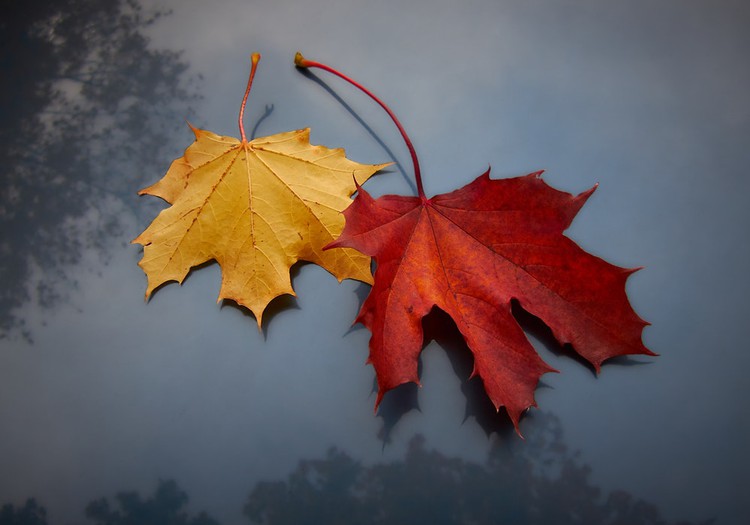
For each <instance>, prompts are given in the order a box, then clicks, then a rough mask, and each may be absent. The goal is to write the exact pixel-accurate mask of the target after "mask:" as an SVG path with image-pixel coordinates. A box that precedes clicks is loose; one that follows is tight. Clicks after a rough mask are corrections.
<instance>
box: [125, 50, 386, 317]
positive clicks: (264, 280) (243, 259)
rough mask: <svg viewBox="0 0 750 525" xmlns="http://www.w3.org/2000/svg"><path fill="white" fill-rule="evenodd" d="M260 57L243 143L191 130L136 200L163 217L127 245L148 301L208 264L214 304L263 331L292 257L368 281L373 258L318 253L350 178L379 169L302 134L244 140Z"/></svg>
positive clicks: (339, 222)
mask: <svg viewBox="0 0 750 525" xmlns="http://www.w3.org/2000/svg"><path fill="white" fill-rule="evenodd" d="M259 59H260V55H257V54H256V55H253V67H252V70H251V74H250V80H249V81H248V87H247V90H246V92H245V97H244V99H243V102H242V106H241V110H240V117H239V126H240V134H241V138H240V139H239V140H238V139H236V138H233V137H224V136H219V135H216V134H214V133H212V132H210V131H205V130H199V129H195V128H192V129H193V132H194V133H195V142H194V143H193V144H192V145H190V146H189V147H188V148H187V150H185V155H184V156H183V157H181V158H179V159H177V160H175V161H174V162H173V163H172V165H171V166H170V168H169V170H168V171H167V174H166V175H165V176H164V178H162V179H161V180H160V181H159V182H157V183H156V184H154V185H152V186H150V187H148V188H145V189H143V190H141V192H140V193H141V194H148V195H154V196H158V197H161V198H163V199H164V200H166V201H167V202H169V203H170V204H171V207H169V208H167V209H165V210H163V211H162V212H161V213H160V214H159V215H158V216H157V217H156V219H155V220H154V221H153V222H152V223H151V225H150V226H149V227H148V228H147V229H146V230H145V231H144V232H143V233H142V234H141V235H139V236H138V237H137V238H136V239H135V240H134V241H133V242H134V243H139V244H142V245H143V258H142V259H141V261H140V263H139V265H140V266H141V268H143V270H144V272H145V273H146V275H147V277H148V286H147V290H146V297H147V298H148V297H149V296H150V295H151V293H152V292H153V291H154V289H155V288H157V287H158V286H160V285H162V284H164V283H166V282H168V281H177V282H179V283H182V281H183V280H184V279H185V277H186V276H187V274H188V272H189V271H190V269H191V268H193V267H195V266H197V265H200V264H203V263H205V262H207V261H211V260H215V261H217V262H218V263H219V265H220V266H221V269H222V284H221V291H220V292H219V300H222V299H231V300H233V301H236V302H237V303H239V304H241V305H243V306H245V307H247V308H248V309H250V310H251V311H252V312H253V314H254V315H255V317H256V319H257V321H258V326H259V327H260V325H261V320H262V315H263V311H264V310H265V308H266V306H267V305H268V303H269V302H270V301H271V300H272V299H274V298H275V297H277V296H279V295H282V294H291V295H294V290H293V289H292V286H291V281H290V277H289V269H290V267H291V266H292V265H293V264H295V263H296V262H297V261H299V260H305V261H309V262H312V263H315V264H318V265H320V266H322V267H323V268H325V269H326V270H328V271H329V272H331V273H332V274H333V275H334V276H336V277H337V278H338V279H339V281H340V280H342V279H345V278H352V279H358V280H360V281H364V282H367V283H370V282H372V277H371V274H370V259H369V257H366V256H364V255H362V254H361V253H359V252H357V251H355V250H351V249H342V250H333V251H324V250H323V247H324V246H325V245H326V244H328V243H330V242H331V241H332V240H334V239H335V238H336V237H337V236H338V235H339V233H340V232H341V230H342V228H343V226H344V218H343V216H342V215H341V211H342V210H343V209H344V208H346V207H347V206H348V205H349V204H351V202H352V201H351V199H350V197H351V195H352V193H353V192H354V190H355V182H354V181H355V180H356V181H357V183H358V184H361V183H364V181H366V180H367V179H368V178H369V177H370V176H371V175H372V174H373V173H375V172H376V171H378V170H379V169H381V168H382V167H384V166H386V164H379V165H366V164H358V163H356V162H352V161H350V160H348V159H347V158H346V157H345V155H344V150H342V149H328V148H326V147H323V146H315V145H311V144H310V141H309V135H310V130H309V129H301V130H297V131H290V132H286V133H279V134H276V135H271V136H269V137H263V138H258V139H254V140H250V141H248V140H247V139H246V137H245V131H244V126H243V124H242V117H243V112H244V107H245V102H246V100H247V96H248V93H249V90H250V86H251V84H252V80H253V77H254V74H255V69H256V67H257V63H258V60H259Z"/></svg>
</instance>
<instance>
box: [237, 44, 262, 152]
mask: <svg viewBox="0 0 750 525" xmlns="http://www.w3.org/2000/svg"><path fill="white" fill-rule="evenodd" d="M251 60H252V66H251V67H250V78H248V79H247V89H246V90H245V96H244V97H242V105H241V106H240V118H239V119H238V120H239V124H240V139H241V140H242V142H247V137H245V125H244V124H243V123H242V119H243V118H244V116H245V104H247V96H248V95H249V94H250V87H251V86H252V85H253V78H255V70H256V69H258V62H260V53H253V56H252V57H251Z"/></svg>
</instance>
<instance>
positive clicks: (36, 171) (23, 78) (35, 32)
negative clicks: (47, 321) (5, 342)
mask: <svg viewBox="0 0 750 525" xmlns="http://www.w3.org/2000/svg"><path fill="white" fill-rule="evenodd" d="M160 16H161V15H160V14H159V13H152V14H146V13H144V12H143V10H142V9H141V7H140V6H139V4H138V3H137V2H136V1H135V0H67V1H64V2H60V1H58V0H5V1H3V2H2V4H0V122H1V124H0V174H2V184H1V185H0V281H2V283H3V287H2V290H0V334H7V333H8V332H9V330H10V329H12V328H16V329H21V330H22V326H21V324H22V321H21V319H19V318H18V316H17V315H14V313H13V312H14V310H15V309H16V308H17V307H18V306H19V305H21V304H23V303H24V302H25V301H26V300H29V299H33V300H35V301H37V302H38V303H39V304H41V305H43V306H44V305H50V304H51V303H54V300H55V298H56V297H57V295H56V294H57V293H59V287H56V286H55V283H57V282H60V281H65V277H66V272H65V268H66V267H69V266H70V265H74V264H77V263H79V262H80V261H81V250H82V249H85V248H94V249H96V250H98V251H99V253H103V252H104V250H103V248H104V247H106V246H107V245H108V244H109V243H110V242H111V239H112V238H113V237H114V238H119V239H121V240H129V238H127V239H123V231H122V226H123V221H122V217H123V211H127V210H128V208H130V209H142V210H144V211H145V210H148V211H145V213H148V214H151V212H152V211H153V208H150V206H154V205H153V204H151V203H140V205H139V206H137V207H136V206H134V204H135V203H134V199H135V191H136V190H137V189H138V188H139V187H140V186H141V185H144V184H145V183H146V182H152V181H153V180H154V179H155V178H157V176H158V175H159V174H160V173H161V172H162V171H164V170H165V169H166V166H167V165H168V161H169V160H170V159H169V156H168V155H167V154H166V153H165V147H168V146H169V144H170V143H171V139H170V137H171V136H172V135H173V134H174V133H175V130H179V127H180V126H183V120H182V119H183V118H185V117H187V116H188V114H189V107H188V106H189V104H190V103H191V102H192V101H193V100H194V99H195V98H196V97H195V96H194V95H193V92H194V90H193V87H192V83H191V80H190V78H188V76H187V73H186V71H187V64H186V63H185V62H184V60H182V59H181V58H180V55H179V54H178V53H175V52H172V51H164V50H153V49H151V48H150V47H149V42H148V39H147V38H146V36H145V35H144V30H145V29H146V28H147V27H148V26H149V25H151V24H152V23H153V22H154V21H155V20H156V19H158V18H159V17H160ZM131 235H132V232H129V233H128V237H130V236H131ZM34 269H39V271H38V272H36V273H37V274H38V275H41V276H42V277H40V278H36V279H34V282H33V283H31V282H29V280H30V278H31V277H32V274H33V273H34ZM68 282H70V279H68Z"/></svg>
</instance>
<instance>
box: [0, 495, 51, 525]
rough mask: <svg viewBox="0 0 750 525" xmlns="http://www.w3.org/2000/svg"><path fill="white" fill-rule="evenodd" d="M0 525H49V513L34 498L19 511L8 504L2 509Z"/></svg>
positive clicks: (0, 511) (27, 501)
mask: <svg viewBox="0 0 750 525" xmlns="http://www.w3.org/2000/svg"><path fill="white" fill-rule="evenodd" d="M0 525H47V511H46V510H45V508H44V507H42V506H41V505H39V504H38V503H37V502H36V500H35V499H33V498H29V499H28V500H26V503H25V504H24V506H23V507H20V508H18V509H16V508H15V507H14V506H13V505H11V504H10V503H8V504H6V505H3V507H2V508H0Z"/></svg>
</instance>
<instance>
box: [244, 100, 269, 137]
mask: <svg viewBox="0 0 750 525" xmlns="http://www.w3.org/2000/svg"><path fill="white" fill-rule="evenodd" d="M273 109H274V107H273V104H266V107H265V109H264V110H263V114H262V115H261V116H260V117H259V118H257V119H256V120H255V125H254V126H253V130H252V131H251V132H250V140H253V139H255V138H256V137H257V135H258V128H260V124H261V122H263V121H264V120H266V119H267V118H268V117H270V116H271V113H273Z"/></svg>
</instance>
